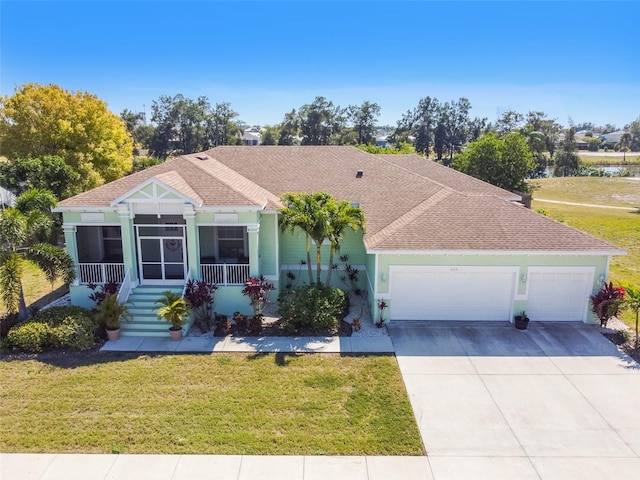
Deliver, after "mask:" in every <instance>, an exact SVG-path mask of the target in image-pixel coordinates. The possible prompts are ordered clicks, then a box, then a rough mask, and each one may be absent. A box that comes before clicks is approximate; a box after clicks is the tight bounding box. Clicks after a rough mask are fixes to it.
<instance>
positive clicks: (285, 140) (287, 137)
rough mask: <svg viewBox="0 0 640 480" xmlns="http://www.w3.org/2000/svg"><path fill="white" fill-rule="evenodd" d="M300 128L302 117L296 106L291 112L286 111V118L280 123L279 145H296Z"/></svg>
mask: <svg viewBox="0 0 640 480" xmlns="http://www.w3.org/2000/svg"><path fill="white" fill-rule="evenodd" d="M299 129H300V117H299V115H298V112H296V109H295V108H294V109H293V110H291V111H290V112H289V113H285V115H284V120H283V122H282V123H281V124H280V136H279V137H278V145H295V144H296V143H297V138H298V130H299Z"/></svg>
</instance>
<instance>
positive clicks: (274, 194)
mask: <svg viewBox="0 0 640 480" xmlns="http://www.w3.org/2000/svg"><path fill="white" fill-rule="evenodd" d="M358 171H362V173H363V174H362V177H361V178H357V176H356V174H357V172H358ZM154 176H155V177H157V178H159V179H161V180H162V181H164V182H165V183H167V184H170V185H171V186H172V187H173V188H175V189H176V190H178V191H180V192H182V193H183V194H184V195H187V196H189V197H190V198H194V199H195V198H196V197H197V198H199V199H201V200H202V204H203V206H204V207H207V206H213V207H215V206H231V207H233V206H236V207H241V206H255V207H256V208H263V207H265V206H266V208H267V209H276V208H278V207H279V206H280V202H279V199H278V197H279V196H280V195H281V194H283V193H285V192H317V191H326V192H328V193H330V194H331V195H333V196H334V197H336V198H337V199H339V200H347V201H349V202H352V203H357V204H359V205H360V206H361V207H362V208H363V209H364V211H365V214H366V217H367V233H366V234H365V236H364V241H365V245H366V247H367V249H369V250H412V251H420V250H422V251H425V250H427V251H428V250H440V251H442V250H478V251H498V250H503V251H533V250H541V251H542V250H544V251H602V252H605V251H606V252H611V251H616V250H618V249H616V247H613V246H612V245H610V244H608V243H606V242H604V241H602V240H598V239H596V238H594V237H592V236H590V235H587V234H585V233H583V232H580V231H578V230H575V229H572V228H569V227H567V226H566V225H563V224H561V223H558V222H556V221H554V220H551V219H549V218H546V217H544V216H542V215H539V214H537V213H534V212H532V211H530V210H527V209H526V208H524V207H521V206H519V205H516V204H513V203H511V202H508V201H506V200H505V199H519V197H518V196H517V195H514V194H511V193H510V192H507V191H505V190H502V189H500V188H497V187H494V186H492V185H489V184H487V183H485V182H482V181H480V180H477V179H475V178H472V177H469V176H467V175H464V174H462V173H460V172H456V171H455V170H452V169H450V168H448V167H444V166H442V165H439V164H436V163H434V162H432V161H430V160H425V159H423V158H421V157H418V156H416V155H397V156H395V155H371V154H368V153H366V152H363V151H361V150H358V149H356V148H354V147H340V146H303V147H276V146H257V147H256V146H253V147H231V146H224V147H217V148H214V149H211V150H208V151H207V152H203V153H198V154H192V155H185V156H182V157H179V158H177V159H174V160H171V161H168V162H165V163H163V164H161V165H157V166H155V167H152V168H149V169H147V170H143V171H141V172H138V173H136V174H134V175H131V176H128V177H125V178H122V179H120V180H116V181H115V182H112V183H109V184H107V185H103V186H101V187H98V188H96V189H94V190H91V191H89V192H85V193H82V194H80V195H77V196H75V197H72V198H69V199H67V200H65V201H63V202H60V204H59V207H60V209H61V210H64V209H65V207H91V206H108V205H110V202H112V201H113V200H115V199H117V198H119V197H120V196H121V195H123V194H125V193H126V192H128V191H130V190H131V189H133V188H134V187H135V186H136V185H139V184H141V183H143V182H144V181H146V180H147V179H150V178H152V177H154Z"/></svg>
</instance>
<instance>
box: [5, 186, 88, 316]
mask: <svg viewBox="0 0 640 480" xmlns="http://www.w3.org/2000/svg"><path fill="white" fill-rule="evenodd" d="M55 203H56V199H55V197H54V196H53V194H52V193H51V192H48V191H46V190H38V189H31V190H27V191H26V192H24V193H23V194H22V195H20V197H18V199H17V200H16V206H15V207H11V208H6V209H4V210H2V211H1V212H0V299H1V300H2V302H3V303H4V305H5V306H6V308H7V310H8V312H9V313H10V314H15V313H18V319H19V320H25V319H26V318H28V316H29V312H28V310H27V305H26V303H25V300H24V291H23V289H22V275H23V273H24V267H25V261H26V260H30V261H31V262H33V263H34V264H35V265H37V266H38V267H39V268H40V270H42V271H43V272H44V274H45V277H46V278H47V280H48V281H49V282H51V283H53V282H54V281H55V280H56V279H57V278H62V280H63V281H64V282H65V283H67V284H69V283H71V282H72V281H73V280H75V277H76V273H75V268H74V264H73V260H72V258H71V257H70V256H69V255H68V254H67V252H65V251H64V250H60V249H59V248H57V247H56V246H54V245H51V244H49V243H46V242H44V241H43V240H44V239H46V238H47V237H48V236H49V235H50V233H51V227H52V221H51V216H50V211H51V208H52V207H53V206H55Z"/></svg>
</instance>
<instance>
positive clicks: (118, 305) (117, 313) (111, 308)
mask: <svg viewBox="0 0 640 480" xmlns="http://www.w3.org/2000/svg"><path fill="white" fill-rule="evenodd" d="M121 319H124V320H126V321H130V320H131V312H129V302H119V301H118V295H117V294H115V293H109V294H107V295H105V296H104V297H103V298H102V300H101V301H100V303H99V304H98V305H97V306H96V320H98V322H99V323H100V324H102V325H104V326H105V329H106V330H107V337H109V340H112V341H115V340H118V339H119V338H120V320H121Z"/></svg>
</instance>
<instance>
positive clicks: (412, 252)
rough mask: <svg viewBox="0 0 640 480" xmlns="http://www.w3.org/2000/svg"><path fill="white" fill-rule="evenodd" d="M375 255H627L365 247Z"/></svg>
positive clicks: (603, 252)
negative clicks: (377, 248) (376, 248)
mask: <svg viewBox="0 0 640 480" xmlns="http://www.w3.org/2000/svg"><path fill="white" fill-rule="evenodd" d="M366 252H367V253H368V254H375V255H495V256H514V255H527V256H531V255H549V256H562V255H566V256H611V255H627V253H628V252H627V251H626V250H622V249H619V250H564V251H563V250H375V249H367V250H366Z"/></svg>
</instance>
